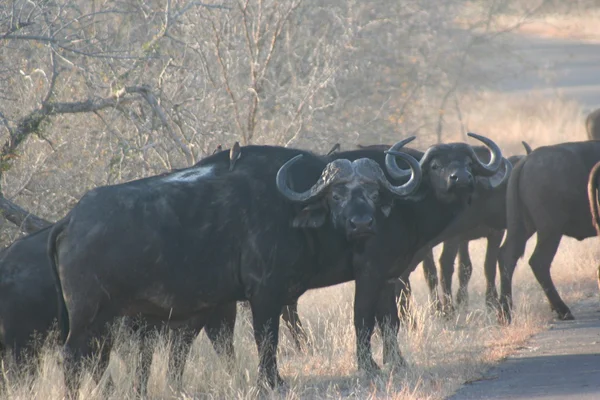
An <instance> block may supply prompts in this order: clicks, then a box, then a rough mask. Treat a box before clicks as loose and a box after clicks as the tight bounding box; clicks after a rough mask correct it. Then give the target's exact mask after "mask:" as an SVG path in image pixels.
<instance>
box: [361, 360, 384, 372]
mask: <svg viewBox="0 0 600 400" xmlns="http://www.w3.org/2000/svg"><path fill="white" fill-rule="evenodd" d="M358 370H359V371H364V372H366V373H367V374H372V373H375V374H376V373H378V372H380V371H381V368H379V365H377V363H376V362H375V360H373V358H372V357H369V358H368V359H366V360H361V361H359V363H358Z"/></svg>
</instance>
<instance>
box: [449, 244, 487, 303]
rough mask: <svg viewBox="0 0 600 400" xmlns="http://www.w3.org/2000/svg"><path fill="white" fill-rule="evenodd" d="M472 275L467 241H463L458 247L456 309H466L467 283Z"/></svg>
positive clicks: (467, 299) (467, 300) (467, 301)
mask: <svg viewBox="0 0 600 400" xmlns="http://www.w3.org/2000/svg"><path fill="white" fill-rule="evenodd" d="M488 243H489V242H488ZM495 262H496V261H495V260H494V263H495ZM472 274H473V263H472V262H471V255H470V254H469V241H468V240H463V241H461V242H460V244H459V245H458V291H457V292H456V304H457V305H458V307H467V306H468V305H469V281H470V280H471V275H472Z"/></svg>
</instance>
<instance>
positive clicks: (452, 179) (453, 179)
mask: <svg viewBox="0 0 600 400" xmlns="http://www.w3.org/2000/svg"><path fill="white" fill-rule="evenodd" d="M450 180H451V181H454V182H456V181H457V180H458V175H456V174H452V175H450Z"/></svg>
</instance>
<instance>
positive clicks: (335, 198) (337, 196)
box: [331, 193, 342, 201]
mask: <svg viewBox="0 0 600 400" xmlns="http://www.w3.org/2000/svg"><path fill="white" fill-rule="evenodd" d="M331 198H332V199H333V201H341V200H342V196H340V195H339V194H337V193H334V194H332V195H331Z"/></svg>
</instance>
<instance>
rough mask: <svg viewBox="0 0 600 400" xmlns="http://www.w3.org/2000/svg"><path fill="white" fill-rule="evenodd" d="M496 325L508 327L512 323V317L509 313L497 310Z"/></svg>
mask: <svg viewBox="0 0 600 400" xmlns="http://www.w3.org/2000/svg"><path fill="white" fill-rule="evenodd" d="M498 323H499V324H500V325H502V326H508V325H510V324H511V323H512V316H511V314H510V311H509V312H506V311H502V310H499V312H498Z"/></svg>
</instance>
